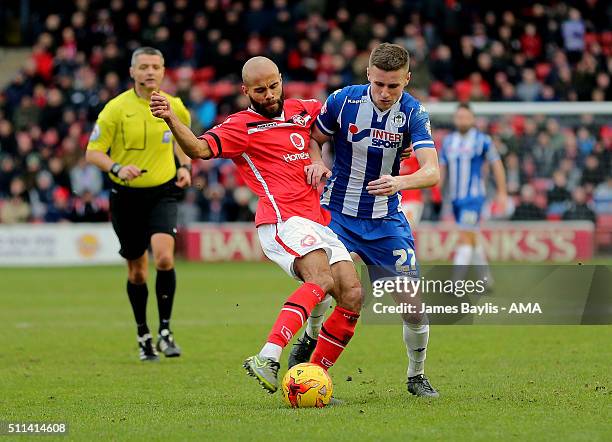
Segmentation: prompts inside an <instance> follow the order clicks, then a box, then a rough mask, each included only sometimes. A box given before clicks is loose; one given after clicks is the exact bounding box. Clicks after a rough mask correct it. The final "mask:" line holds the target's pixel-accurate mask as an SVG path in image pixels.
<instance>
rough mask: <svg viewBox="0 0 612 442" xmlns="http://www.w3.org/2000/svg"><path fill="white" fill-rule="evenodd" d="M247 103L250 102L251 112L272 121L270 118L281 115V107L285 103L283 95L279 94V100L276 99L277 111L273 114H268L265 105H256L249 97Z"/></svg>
mask: <svg viewBox="0 0 612 442" xmlns="http://www.w3.org/2000/svg"><path fill="white" fill-rule="evenodd" d="M249 101H250V102H251V107H253V110H254V111H255V112H257V113H258V114H259V115H263V116H264V117H266V118H269V119H272V118H276V117H280V116H281V114H282V113H283V105H284V103H285V95H284V94H281V96H280V98H279V99H278V109H277V110H276V111H274V112H270V111H269V110H268V109H267V108H266V105H265V104H263V103H258V102H257V101H255V100H253V99H252V98H251V97H250V96H249ZM268 104H269V103H268Z"/></svg>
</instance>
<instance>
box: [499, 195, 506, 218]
mask: <svg viewBox="0 0 612 442" xmlns="http://www.w3.org/2000/svg"><path fill="white" fill-rule="evenodd" d="M497 207H498V208H499V213H501V214H502V215H505V214H506V209H507V208H508V194H507V193H498V194H497Z"/></svg>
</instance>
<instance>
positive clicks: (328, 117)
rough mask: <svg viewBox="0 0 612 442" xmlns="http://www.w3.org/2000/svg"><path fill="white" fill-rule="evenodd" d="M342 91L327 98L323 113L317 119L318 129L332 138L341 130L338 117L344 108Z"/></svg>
mask: <svg viewBox="0 0 612 442" xmlns="http://www.w3.org/2000/svg"><path fill="white" fill-rule="evenodd" d="M340 91H341V89H338V90H337V91H336V92H334V93H333V94H331V95H330V96H329V97H327V100H326V101H325V104H324V105H323V107H322V108H321V112H320V113H319V116H318V117H317V123H316V124H317V127H318V128H319V130H320V131H321V132H323V133H324V134H325V135H327V136H330V137H331V136H332V135H333V134H334V133H336V131H337V130H338V129H339V124H338V116H339V115H340V109H341V108H342V102H341V101H343V99H342V94H340Z"/></svg>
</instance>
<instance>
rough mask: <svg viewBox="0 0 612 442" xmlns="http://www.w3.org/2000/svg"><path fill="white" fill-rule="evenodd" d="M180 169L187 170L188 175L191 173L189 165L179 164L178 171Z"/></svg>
mask: <svg viewBox="0 0 612 442" xmlns="http://www.w3.org/2000/svg"><path fill="white" fill-rule="evenodd" d="M181 167H182V168H183V169H187V170H188V171H189V173H191V163H187V164H181V165H180V166H179V169H180V168H181Z"/></svg>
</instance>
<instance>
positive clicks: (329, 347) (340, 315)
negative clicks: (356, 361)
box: [310, 306, 359, 370]
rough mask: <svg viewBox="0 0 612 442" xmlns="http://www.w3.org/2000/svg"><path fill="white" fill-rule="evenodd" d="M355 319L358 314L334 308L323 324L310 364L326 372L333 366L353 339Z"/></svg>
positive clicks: (357, 317)
mask: <svg viewBox="0 0 612 442" xmlns="http://www.w3.org/2000/svg"><path fill="white" fill-rule="evenodd" d="M357 319H359V313H355V312H352V311H350V310H346V309H344V308H342V307H337V306H336V308H335V309H334V311H333V312H332V314H331V315H329V318H327V320H326V321H325V322H324V323H323V327H322V328H321V332H320V333H319V338H318V341H317V346H316V348H315V351H314V353H313V354H312V357H311V358H310V362H312V363H313V364H317V365H320V366H321V367H323V368H324V369H326V370H327V369H329V368H330V367H331V366H332V365H334V364H335V363H336V361H337V360H338V358H339V357H340V353H342V350H344V347H346V345H347V344H348V343H349V341H350V340H351V338H352V337H353V334H354V333H355V326H356V325H357Z"/></svg>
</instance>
